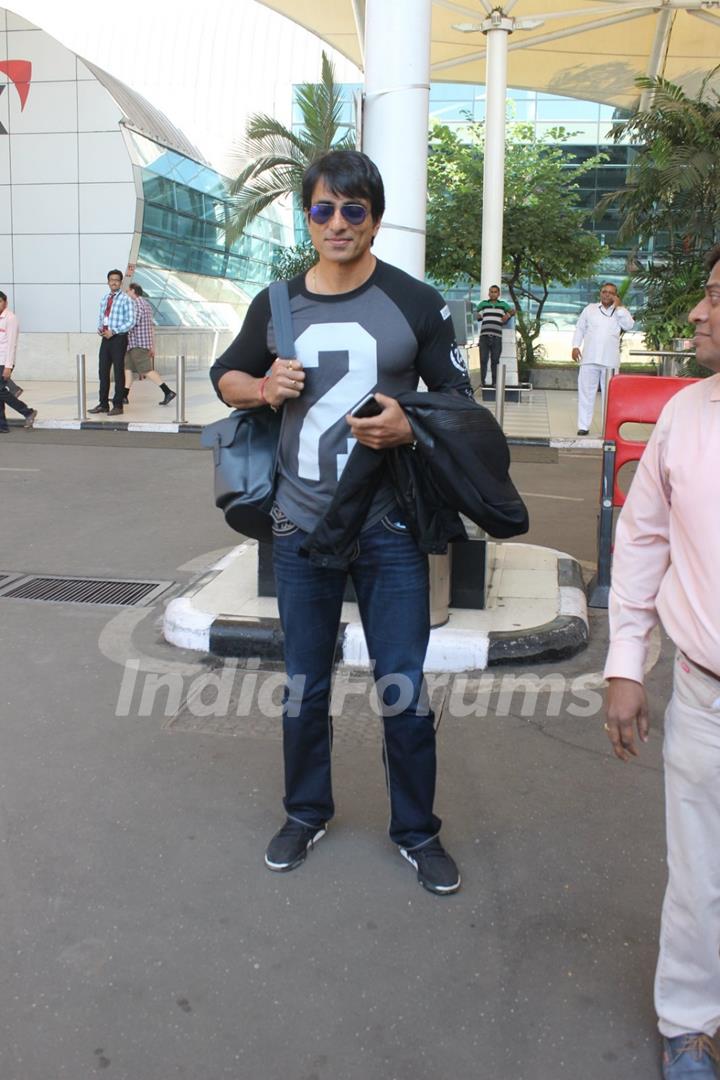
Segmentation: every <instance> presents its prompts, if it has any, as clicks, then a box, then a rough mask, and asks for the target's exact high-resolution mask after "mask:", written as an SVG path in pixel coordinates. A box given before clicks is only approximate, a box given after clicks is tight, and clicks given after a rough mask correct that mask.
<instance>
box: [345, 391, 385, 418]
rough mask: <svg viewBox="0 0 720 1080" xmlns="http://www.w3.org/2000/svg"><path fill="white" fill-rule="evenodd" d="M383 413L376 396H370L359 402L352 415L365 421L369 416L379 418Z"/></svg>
mask: <svg viewBox="0 0 720 1080" xmlns="http://www.w3.org/2000/svg"><path fill="white" fill-rule="evenodd" d="M382 411H383V410H382V405H381V404H380V402H379V401H378V400H377V398H376V397H375V395H374V394H368V395H367V397H364V398H363V399H362V401H360V402H358V404H357V405H356V406H355V408H354V409H352V411H351V413H350V415H351V416H355V417H357V419H358V420H365V419H366V418H367V417H368V416H379V414H380V413H381V412H382Z"/></svg>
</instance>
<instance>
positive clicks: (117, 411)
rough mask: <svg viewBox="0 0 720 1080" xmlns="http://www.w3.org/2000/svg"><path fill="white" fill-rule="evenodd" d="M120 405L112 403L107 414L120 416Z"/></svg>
mask: <svg viewBox="0 0 720 1080" xmlns="http://www.w3.org/2000/svg"><path fill="white" fill-rule="evenodd" d="M122 411H123V410H122V405H113V407H112V409H111V410H110V412H109V413H108V416H122Z"/></svg>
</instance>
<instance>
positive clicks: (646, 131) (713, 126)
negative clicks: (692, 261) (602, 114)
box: [597, 68, 720, 255]
mask: <svg viewBox="0 0 720 1080" xmlns="http://www.w3.org/2000/svg"><path fill="white" fill-rule="evenodd" d="M717 71H718V68H716V69H715V70H714V71H711V72H710V73H709V74H708V75H707V76H706V77H705V79H704V80H703V82H702V85H701V87H700V90H699V91H698V93H697V95H696V96H695V97H690V96H689V95H688V94H686V93H685V91H684V90H683V89H682V87H680V86H677V85H676V84H675V83H672V82H669V81H668V80H667V79H663V78H660V77H658V78H654V79H649V78H646V77H644V76H641V77H639V78H637V79H636V80H635V83H636V85H637V86H638V88H639V89H641V90H643V91H645V92H646V93H647V94H648V104H647V106H646V107H645V108H643V109H638V111H637V112H636V113H634V114H633V115H632V116H631V117H629V118H628V119H627V120H622V121H620V122H618V123H616V124H615V125H614V126H613V129H612V136H613V138H614V140H615V142H620V141H621V140H622V141H627V140H630V141H631V142H634V143H638V144H640V147H639V150H638V151H637V155H636V157H635V159H634V161H633V162H632V164H631V167H630V169H629V170H628V176H627V182H626V184H625V185H624V186H623V187H622V188H620V189H619V190H618V191H616V192H613V193H612V194H611V195H608V196H606V197H605V198H604V199H602V200H601V201H600V203H599V204H598V207H597V212H598V213H602V211H603V210H604V209H605V208H607V207H608V206H617V207H618V208H619V209H620V211H621V214H622V225H621V228H620V232H619V236H620V239H621V240H627V239H631V238H634V237H636V236H637V237H639V238H640V239H641V240H650V239H651V238H653V239H656V238H658V236H659V235H661V234H663V233H664V234H666V237H667V239H666V244H665V246H666V247H667V249H668V250H669V251H678V250H680V248H682V250H683V251H684V252H685V254H686V255H690V254H692V253H695V252H698V251H700V250H702V249H704V248H707V247H710V246H711V245H712V244H713V243H715V241H716V240H717V238H718V235H719V233H720V95H718V93H717V91H715V90H712V89H711V88H710V82H711V80H712V79H713V76H715V75H716V73H717Z"/></svg>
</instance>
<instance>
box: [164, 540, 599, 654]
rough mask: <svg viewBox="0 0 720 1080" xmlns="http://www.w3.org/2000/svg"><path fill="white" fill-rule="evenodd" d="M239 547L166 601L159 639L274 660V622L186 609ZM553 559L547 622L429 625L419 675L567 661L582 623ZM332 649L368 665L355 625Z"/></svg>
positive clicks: (563, 562)
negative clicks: (494, 626) (553, 598)
mask: <svg viewBox="0 0 720 1080" xmlns="http://www.w3.org/2000/svg"><path fill="white" fill-rule="evenodd" d="M247 547H248V544H247V543H245V544H241V545H239V546H238V547H237V548H234V549H233V551H232V552H230V553H229V555H227V556H226V557H225V558H224V559H222V560H221V561H220V562H219V563H217V564H216V565H215V566H214V567H213V568H212V569H211V570H210V571H209V572H208V574H207V575H205V577H203V578H202V580H200V581H198V582H197V583H196V585H195V588H194V589H193V592H192V593H190V594H188V595H185V596H181V597H177V598H176V599H174V600H171V601H170V603H169V604H168V606H167V608H166V610H165V616H164V622H163V634H164V637H165V639H166V640H167V641H168V642H170V644H172V645H177V646H179V647H180V648H185V649H194V650H198V651H202V652H208V653H211V654H212V655H213V656H219V657H235V658H244V659H249V658H258V659H260V660H264V661H266V662H275V663H281V662H282V660H283V634H282V629H281V626H280V620H279V619H277V618H268V617H263V618H260V617H254V616H253V617H243V616H232V615H213V614H211V613H208V612H204V611H202V610H200V609H199V608H198V607H197V606H196V605H195V604H194V603H193V597H194V596H196V595H197V593H198V592H200V590H201V589H202V588H204V586H205V585H207V584H208V583H209V582H210V581H212V580H213V578H214V577H216V576H217V575H218V574H219V573H221V572H222V571H223V570H224V569H226V568H227V566H228V565H229V563H230V562H232V561H233V560H234V559H235V558H237V557H238V556H239V555H240V554H241V553H242V552H244V551H246V550H247ZM556 554H557V573H558V614H557V616H556V617H555V618H554V619H552V620H551V621H549V622H546V623H543V624H542V625H540V626H535V627H529V628H525V629H519V630H512V631H510V630H497V631H493V630H490V631H489V632H487V631H480V630H478V631H475V630H472V629H467V628H457V627H452V626H441V627H437V628H436V629H434V630H432V631H431V634H430V644H429V646H428V652H427V657H426V661H425V670H426V671H428V672H443V671H452V672H461V671H482V670H484V669H485V668H487V667H494V666H497V665H500V664H512V663H523V664H528V663H535V664H540V663H548V662H552V661H555V660H564V659H567V658H569V657H571V656H574V655H575V654H576V653H577V652H579V651H580V650H581V649H583V648H584V647H585V646H586V645H587V642H588V640H589V624H588V614H587V603H586V598H585V588H584V584H583V579H582V571H581V569H580V565H579V563H578V562H576V560H575V559H572V558H570V557H569V556H567V555H565V554H563V553H562V552H557V553H556ZM338 649H339V651H338V655H339V657H340V659H341V661H342V663H344V664H346V665H347V666H349V667H352V668H367V667H369V658H368V654H367V648H366V645H365V637H364V635H363V632H362V627H361V625H360V623H359V622H350V623H346V624H342V625H341V627H340V634H339V641H338Z"/></svg>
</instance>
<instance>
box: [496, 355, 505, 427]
mask: <svg viewBox="0 0 720 1080" xmlns="http://www.w3.org/2000/svg"><path fill="white" fill-rule="evenodd" d="M495 419H496V420H497V422H498V424H499V425H500V427H501V428H502V426H503V424H504V422H505V364H504V363H503V362H502V360H501V361H500V363H499V364H498V366H497V377H496V379H495Z"/></svg>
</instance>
